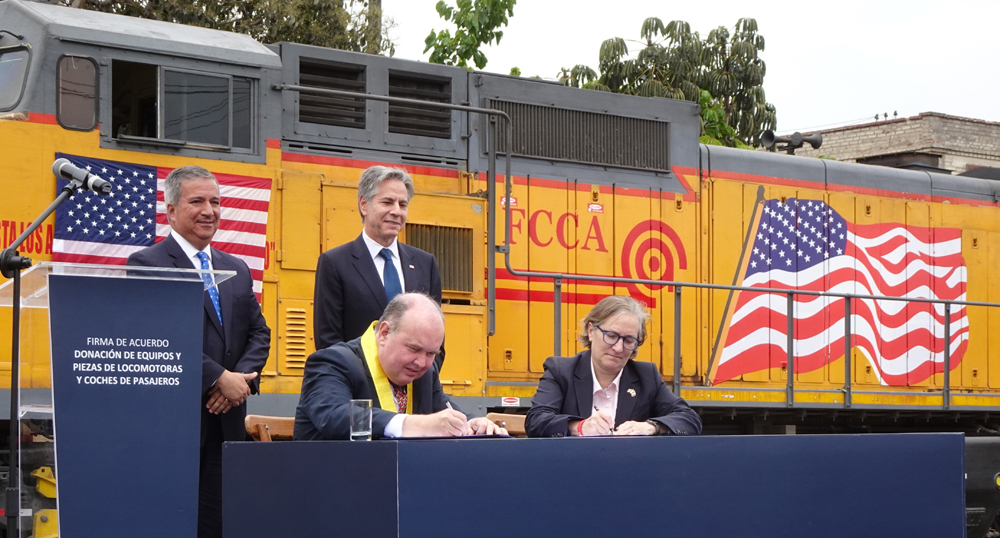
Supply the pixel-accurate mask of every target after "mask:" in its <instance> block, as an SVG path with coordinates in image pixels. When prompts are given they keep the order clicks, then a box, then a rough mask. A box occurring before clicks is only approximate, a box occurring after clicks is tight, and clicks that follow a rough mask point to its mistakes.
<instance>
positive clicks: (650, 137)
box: [489, 99, 670, 170]
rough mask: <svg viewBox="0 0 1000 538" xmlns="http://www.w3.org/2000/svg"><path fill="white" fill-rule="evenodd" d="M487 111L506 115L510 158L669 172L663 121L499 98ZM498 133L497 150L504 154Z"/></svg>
mask: <svg viewBox="0 0 1000 538" xmlns="http://www.w3.org/2000/svg"><path fill="white" fill-rule="evenodd" d="M489 107H490V108H494V109H497V110H502V111H504V112H506V113H507V114H509V115H510V119H511V122H512V124H513V131H514V132H513V146H514V147H513V148H512V152H513V154H514V155H522V156H527V157H541V158H545V159H556V160H562V161H574V162H585V163H591V164H604V165H610V166H622V167H628V168H641V169H647V170H670V159H669V152H668V148H669V141H670V128H669V127H670V124H669V123H668V122H664V121H655V120H647V119H641V118H630V117H625V116H614V115H611V114H598V113H596V112H582V111H579V110H569V109H565V108H555V107H550V106H539V105H529V104H526V103H515V102H512V101H502V100H498V99H491V100H490V103H489ZM499 133H500V134H499V136H498V137H497V151H498V152H499V153H507V148H506V147H505V145H506V140H505V136H504V135H503V130H499Z"/></svg>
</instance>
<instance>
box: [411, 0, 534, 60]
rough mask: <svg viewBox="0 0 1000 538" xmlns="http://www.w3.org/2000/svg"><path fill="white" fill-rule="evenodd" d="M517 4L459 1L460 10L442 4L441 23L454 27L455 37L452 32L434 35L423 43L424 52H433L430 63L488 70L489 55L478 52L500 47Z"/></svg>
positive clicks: (504, 0)
mask: <svg viewBox="0 0 1000 538" xmlns="http://www.w3.org/2000/svg"><path fill="white" fill-rule="evenodd" d="M516 2H517V0H457V2H456V4H457V6H458V7H457V9H456V8H453V7H451V6H449V5H448V4H446V3H445V2H444V0H441V1H440V2H438V3H437V6H436V7H437V12H438V15H440V16H441V18H442V19H444V20H446V21H448V22H451V23H454V25H455V35H451V32H450V31H449V30H441V31H440V32H435V31H434V30H431V33H430V34H429V35H428V36H427V39H425V40H424V44H425V45H427V46H426V47H425V48H424V52H427V51H429V50H432V49H433V52H431V57H430V61H431V62H432V63H436V64H445V65H457V66H459V67H469V62H472V63H473V64H475V66H476V68H478V69H482V68H484V67H486V61H487V59H486V55H485V54H483V51H481V50H479V49H480V47H482V46H483V45H489V44H491V43H494V42H496V43H497V44H499V43H500V39H501V38H502V37H503V30H500V28H503V27H504V26H506V25H507V18H508V17H513V16H514V4H515V3H516Z"/></svg>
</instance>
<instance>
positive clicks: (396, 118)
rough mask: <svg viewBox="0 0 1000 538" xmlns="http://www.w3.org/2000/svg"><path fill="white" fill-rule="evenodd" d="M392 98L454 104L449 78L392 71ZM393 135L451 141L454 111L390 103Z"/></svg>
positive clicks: (390, 81)
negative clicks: (452, 113) (435, 77)
mask: <svg viewBox="0 0 1000 538" xmlns="http://www.w3.org/2000/svg"><path fill="white" fill-rule="evenodd" d="M389 97H405V98H407V99H420V100H421V101H434V102H436V103H451V82H450V80H447V79H445V80H441V79H434V78H428V77H420V76H416V75H413V74H410V73H408V74H400V73H391V72H390V73H389ZM389 132H390V133H400V134H409V135H416V136H429V137H432V138H451V111H450V110H441V109H439V108H431V107H422V106H412V105H395V104H392V103H389Z"/></svg>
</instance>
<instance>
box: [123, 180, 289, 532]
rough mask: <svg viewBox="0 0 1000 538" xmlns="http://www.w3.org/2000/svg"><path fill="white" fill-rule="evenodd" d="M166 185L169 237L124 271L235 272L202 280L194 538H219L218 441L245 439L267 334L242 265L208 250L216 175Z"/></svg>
mask: <svg viewBox="0 0 1000 538" xmlns="http://www.w3.org/2000/svg"><path fill="white" fill-rule="evenodd" d="M163 183H164V187H163V191H164V193H163V194H164V200H165V201H166V203H167V219H168V220H169V222H170V228H171V230H170V235H168V236H167V237H166V238H164V239H163V241H160V242H159V243H157V244H155V245H153V246H151V247H149V248H145V249H142V250H140V251H138V252H135V253H133V254H132V255H131V256H129V257H128V261H127V262H126V263H127V265H139V266H148V267H177V268H181V269H207V270H219V271H223V270H228V271H235V272H236V276H235V277H233V278H231V279H229V280H226V281H225V282H221V283H219V284H218V285H215V282H214V280H212V278H211V276H208V275H205V276H204V277H203V279H205V280H206V282H205V284H206V289H205V308H204V309H203V311H204V316H203V317H204V318H205V321H204V329H203V348H202V361H201V387H202V401H201V405H202V407H201V459H200V461H201V469H200V478H199V484H198V537H199V538H222V443H223V442H224V441H243V440H245V439H246V430H245V426H244V425H243V420H244V419H245V418H246V415H247V405H246V399H247V397H248V396H250V395H251V394H257V393H259V392H260V390H259V388H260V377H259V376H260V371H261V370H262V369H263V368H264V363H266V362H267V356H268V353H269V352H270V347H271V330H270V329H269V328H268V327H267V323H266V322H265V321H264V316H263V315H261V311H260V303H258V302H257V297H256V296H255V295H254V292H253V278H252V277H251V276H250V269H249V268H247V264H246V263H244V262H243V260H241V259H239V258H237V257H235V256H232V255H229V254H226V253H225V252H222V251H221V250H218V249H215V248H212V246H211V242H212V238H214V237H215V232H217V231H218V230H219V220H220V216H221V209H220V205H221V196H220V194H219V182H218V181H217V180H216V179H215V176H214V175H212V173H211V172H209V171H208V170H206V169H204V168H202V167H200V166H183V167H181V168H178V169H176V170H174V171H172V172H170V174H168V175H167V178H166V179H165V180H164V182H163ZM199 315H200V313H199Z"/></svg>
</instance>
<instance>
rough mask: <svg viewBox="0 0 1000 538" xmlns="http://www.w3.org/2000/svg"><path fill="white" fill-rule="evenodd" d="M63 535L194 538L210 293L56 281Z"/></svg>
mask: <svg viewBox="0 0 1000 538" xmlns="http://www.w3.org/2000/svg"><path fill="white" fill-rule="evenodd" d="M49 286H50V291H49V319H50V325H51V334H52V344H51V350H52V395H53V418H54V422H55V455H56V473H57V477H58V480H57V482H56V483H57V487H58V494H57V502H58V508H59V535H60V536H67V537H73V536H103V537H117V536H120V537H129V538H131V537H135V536H143V537H164V538H167V537H171V538H172V537H175V536H192V537H193V536H195V534H196V532H197V515H198V444H199V439H200V435H201V426H200V425H201V411H200V409H199V402H200V401H201V361H202V351H201V348H202V322H203V321H202V320H203V316H204V314H203V313H202V312H203V311H204V306H203V305H204V299H203V296H204V292H203V291H202V284H201V281H194V282H177V281H158V280H141V279H126V278H98V277H84V276H66V275H50V276H49Z"/></svg>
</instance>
